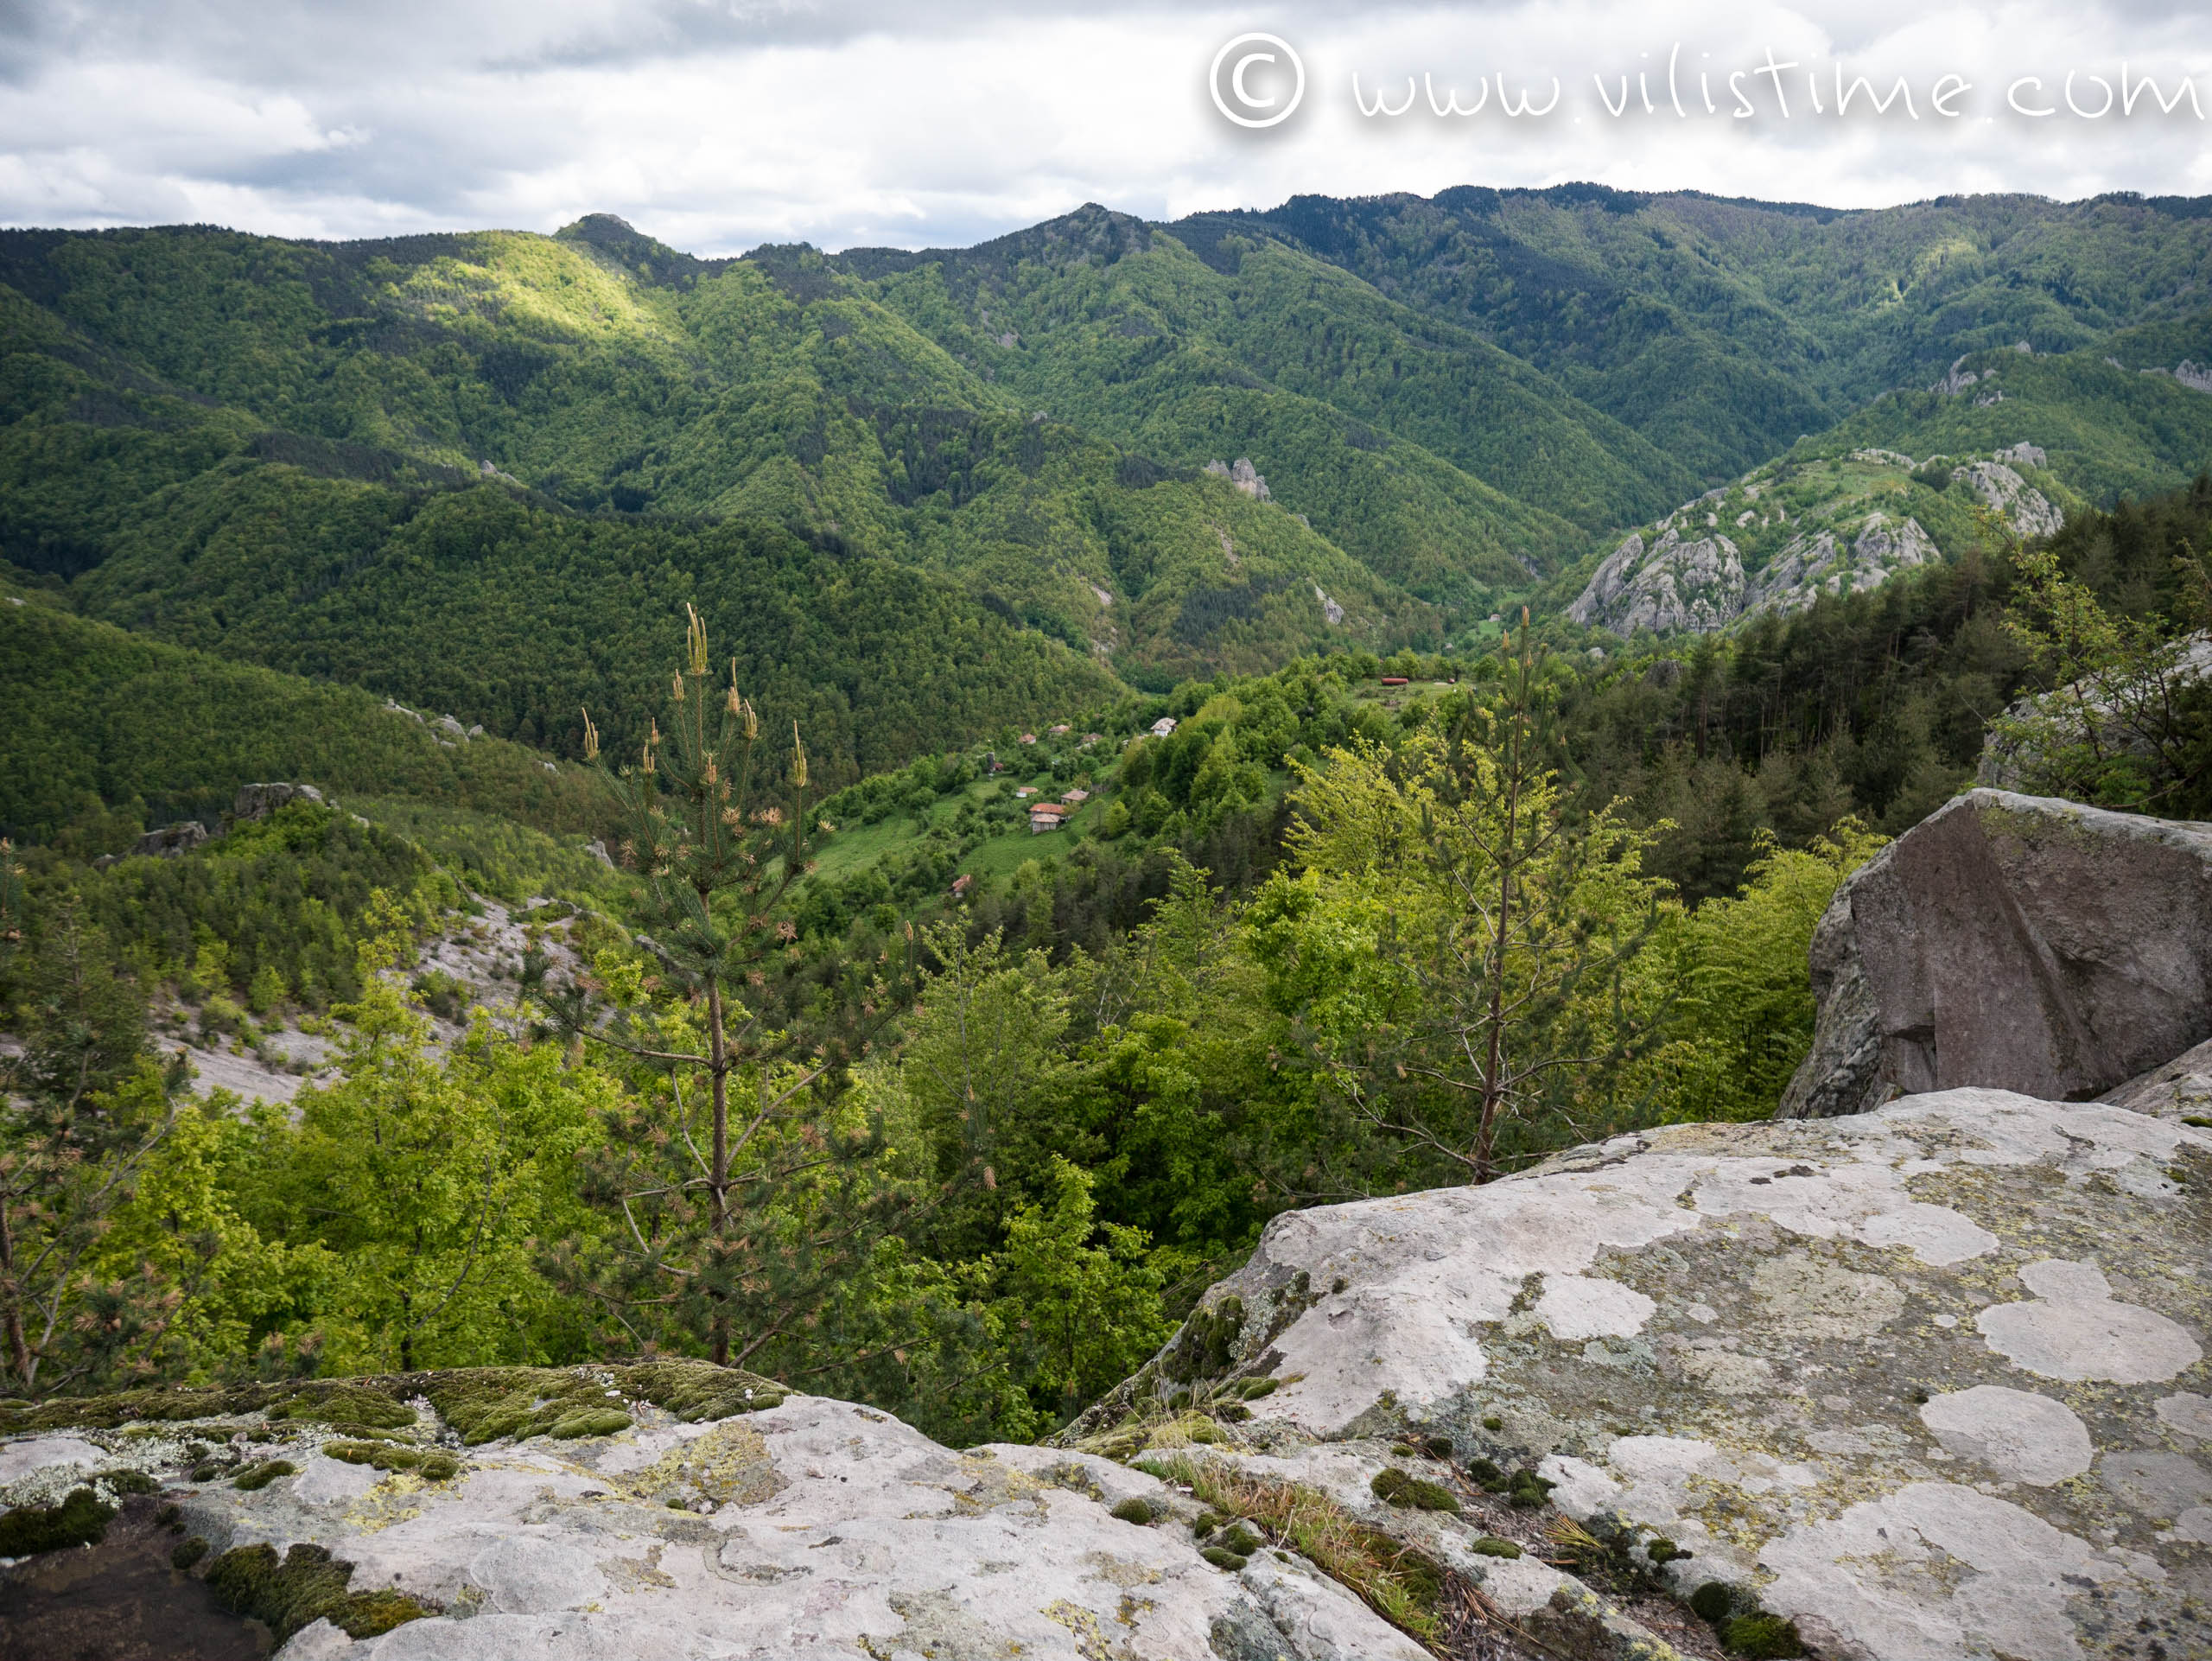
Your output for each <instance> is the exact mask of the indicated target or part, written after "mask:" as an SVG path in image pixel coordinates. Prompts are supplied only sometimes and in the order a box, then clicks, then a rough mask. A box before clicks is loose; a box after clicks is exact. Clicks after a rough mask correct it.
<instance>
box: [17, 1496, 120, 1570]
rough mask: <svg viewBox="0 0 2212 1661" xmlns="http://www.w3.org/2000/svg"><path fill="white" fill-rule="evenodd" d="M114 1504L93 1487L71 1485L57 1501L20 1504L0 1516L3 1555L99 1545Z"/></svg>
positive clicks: (34, 1554)
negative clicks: (42, 1503)
mask: <svg viewBox="0 0 2212 1661" xmlns="http://www.w3.org/2000/svg"><path fill="white" fill-rule="evenodd" d="M114 1520H115V1507H114V1506H112V1505H105V1504H103V1503H102V1502H101V1500H100V1498H99V1495H98V1494H96V1493H94V1492H92V1490H91V1489H90V1488H72V1489H71V1490H70V1491H69V1492H68V1494H67V1496H66V1497H65V1498H64V1499H63V1500H62V1501H61V1503H60V1505H21V1506H18V1507H16V1509H15V1510H14V1511H10V1512H8V1513H7V1514H6V1515H5V1516H0V1557H30V1556H36V1555H37V1554H38V1553H40V1552H41V1551H59V1550H61V1548H62V1547H64V1546H86V1545H98V1544H99V1543H100V1542H101V1541H102V1540H104V1539H105V1538H106V1537H107V1525H108V1524H110V1523H111V1522H113V1521H114Z"/></svg>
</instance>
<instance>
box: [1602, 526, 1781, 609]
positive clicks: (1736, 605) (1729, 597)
mask: <svg viewBox="0 0 2212 1661" xmlns="http://www.w3.org/2000/svg"><path fill="white" fill-rule="evenodd" d="M1743 613H1744V562H1743V559H1742V557H1740V556H1739V555H1738V553H1737V551H1736V544H1734V543H1732V542H1731V541H1730V540H1729V539H1728V538H1726V537H1724V536H1719V535H1714V536H1709V537H1700V538H1696V539H1695V540H1694V541H1687V542H1686V541H1684V540H1683V538H1682V535H1681V531H1677V530H1676V529H1675V527H1674V526H1672V525H1669V526H1668V527H1667V528H1666V529H1665V530H1663V531H1661V532H1660V533H1659V535H1658V538H1657V539H1656V541H1654V542H1653V543H1652V544H1651V545H1650V546H1649V549H1647V548H1646V547H1645V546H1644V542H1643V537H1642V536H1641V535H1640V534H1639V535H1634V536H1630V538H1628V540H1627V541H1625V542H1624V543H1622V544H1621V545H1620V546H1619V547H1618V548H1616V549H1615V550H1613V551H1612V552H1611V554H1609V555H1607V556H1606V557H1605V563H1602V564H1601V565H1599V567H1598V569H1597V570H1596V571H1595V572H1594V573H1593V574H1592V576H1591V578H1590V581H1589V582H1588V583H1587V584H1586V586H1585V587H1584V589H1583V590H1582V593H1581V594H1580V595H1579V596H1578V597H1577V598H1576V600H1575V601H1574V603H1573V605H1571V606H1569V607H1568V608H1567V615H1568V616H1569V617H1571V618H1573V620H1575V621H1576V622H1578V623H1580V624H1581V625H1582V626H1583V627H1586V628H1587V627H1597V628H1608V629H1611V630H1612V632H1613V633H1616V634H1633V633H1635V632H1636V631H1637V630H1638V629H1649V630H1650V631H1651V632H1652V633H1656V634H1672V633H1681V632H1682V631H1684V630H1689V631H1691V632H1694V633H1711V632H1712V631H1713V630H1714V629H1720V628H1726V627H1727V626H1728V625H1729V624H1731V623H1732V622H1734V621H1735V620H1737V619H1738V617H1740V616H1742V615H1743Z"/></svg>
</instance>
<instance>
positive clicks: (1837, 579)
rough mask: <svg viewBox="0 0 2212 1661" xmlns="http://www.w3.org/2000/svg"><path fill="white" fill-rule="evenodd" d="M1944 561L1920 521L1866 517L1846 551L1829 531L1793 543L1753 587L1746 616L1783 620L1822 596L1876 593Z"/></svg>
mask: <svg viewBox="0 0 2212 1661" xmlns="http://www.w3.org/2000/svg"><path fill="white" fill-rule="evenodd" d="M1942 557H1943V556H1942V553H1941V551H1939V550H1937V548H1936V539H1935V538H1933V537H1931V536H1929V534H1928V532H1927V531H1923V530H1922V529H1921V527H1920V521H1919V520H1917V519H1905V520H1904V521H1903V522H1902V523H1900V524H1894V525H1893V524H1892V523H1891V520H1890V519H1889V516H1888V515H1886V514H1884V513H1869V514H1868V515H1867V516H1866V522H1865V523H1864V524H1863V525H1860V526H1859V535H1858V537H1857V538H1855V539H1854V540H1853V542H1852V543H1851V544H1849V546H1848V547H1845V546H1843V545H1841V544H1839V543H1838V542H1837V541H1836V538H1835V536H1834V532H1832V531H1820V532H1819V533H1817V534H1815V535H1811V536H1799V537H1794V538H1791V539H1790V541H1789V544H1788V545H1786V546H1785V547H1784V548H1783V550H1782V551H1781V552H1780V553H1779V554H1777V555H1776V556H1775V557H1774V558H1773V560H1772V561H1771V562H1770V563H1769V564H1768V566H1767V568H1766V569H1765V570H1764V571H1761V572H1760V573H1759V575H1758V579H1757V580H1756V581H1755V582H1752V584H1751V589H1750V592H1749V595H1748V596H1747V603H1746V605H1745V613H1746V614H1749V613H1751V612H1760V611H1771V612H1776V613H1778V614H1782V615H1783V616H1787V615H1789V614H1790V613H1792V612H1797V611H1802V610H1804V609H1805V608H1807V607H1808V606H1810V605H1811V604H1812V603H1813V601H1815V600H1817V599H1818V598H1820V596H1821V595H1824V594H1827V595H1841V594H1859V593H1863V592H1864V591H1865V590H1866V589H1878V588H1879V587H1881V585H1882V584H1883V583H1885V582H1888V581H1889V580H1890V578H1891V577H1892V576H1896V575H1897V573H1898V572H1900V571H1908V570H1914V569H1916V568H1917V567H1919V566H1922V565H1929V564H1933V563H1935V562H1936V561H1937V560H1939V559H1941V558H1942Z"/></svg>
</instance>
